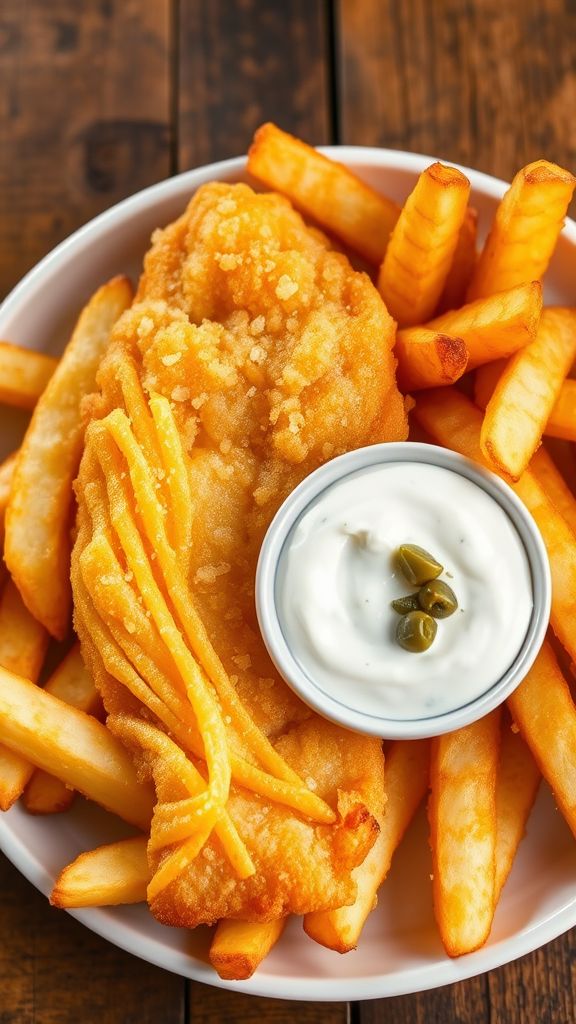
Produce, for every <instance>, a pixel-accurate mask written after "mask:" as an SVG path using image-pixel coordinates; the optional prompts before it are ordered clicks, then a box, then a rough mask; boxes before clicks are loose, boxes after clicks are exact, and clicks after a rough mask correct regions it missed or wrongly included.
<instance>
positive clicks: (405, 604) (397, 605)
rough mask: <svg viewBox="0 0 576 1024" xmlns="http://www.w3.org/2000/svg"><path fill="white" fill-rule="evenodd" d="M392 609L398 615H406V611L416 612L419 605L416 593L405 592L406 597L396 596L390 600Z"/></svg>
mask: <svg viewBox="0 0 576 1024" xmlns="http://www.w3.org/2000/svg"><path fill="white" fill-rule="evenodd" d="M390 603H391V605H392V607H393V609H394V611H395V612H398V614H399V615H406V614H407V612H416V611H418V609H419V607H420V602H419V600H418V594H407V595H406V597H397V598H396V600H395V601H391V602H390Z"/></svg>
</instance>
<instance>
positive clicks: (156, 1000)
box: [0, 0, 576, 1024]
mask: <svg viewBox="0 0 576 1024" xmlns="http://www.w3.org/2000/svg"><path fill="white" fill-rule="evenodd" d="M332 23H333V25H334V28H335V39H336V44H337V45H336V49H335V51H334V52H333V53H331V45H330V44H331V27H332ZM575 35H576V3H575V2H574V0H434V2H431V0H401V2H398V0H288V2H286V0H208V2H207V0H91V2H90V3H86V4H70V3H67V2H65V0H50V2H49V3H45V2H43V0H26V2H23V0H4V3H2V4H0V294H2V293H3V292H5V291H6V290H7V289H8V288H9V287H10V286H11V285H12V284H13V283H14V282H15V281H16V280H17V279H18V278H19V277H20V276H21V275H22V273H23V272H24V271H25V270H26V269H28V267H29V266H30V265H31V264H32V263H34V262H35V261H36V260H37V259H38V258H40V257H41V256H42V255H43V254H44V253H45V252H46V251H47V250H48V249H50V248H51V247H52V246H53V245H54V244H55V243H56V242H57V241H59V240H60V239H61V238H63V237H65V236H66V235H67V234H69V232H70V231H72V230H74V229H75V228H76V227H77V226H78V225H79V224H80V223H82V222H84V221H86V220H88V219H89V218H90V217H92V216H94V214H95V213H97V212H99V211H100V210H101V209H104V208H107V207H108V206H110V205H112V204H113V203H114V202H116V201H117V200H118V199H120V198H122V197H123V196H124V195H127V194H130V193H132V192H135V191H137V190H138V189H139V188H142V187H143V186H145V185H147V184H149V183H151V182H153V181H156V180H159V179H161V178H163V177H165V176H167V175H168V174H169V173H170V172H174V171H175V170H178V169H185V168H186V167H188V166H193V165H197V164H199V163H203V162H208V161H211V160H215V159H220V158H223V157H227V156H231V155H235V154H237V153H241V152H244V151H245V150H246V147H247V144H248V141H249V139H250V136H251V134H252V132H253V130H254V128H255V127H256V126H257V125H258V124H259V123H260V122H262V121H264V120H266V119H267V118H271V119H274V120H276V121H277V122H278V123H279V124H280V125H282V126H283V127H284V128H287V129H288V130H289V131H294V132H296V133H297V134H300V135H301V136H302V137H303V138H305V139H307V140H308V141H311V142H315V143H320V142H330V141H335V139H334V134H335V129H336V128H337V129H339V132H338V134H339V135H340V141H342V142H348V143H359V144H366V145H386V146H391V147H392V148H403V149H412V150H416V151H424V152H429V153H434V154H437V155H439V156H440V157H443V158H445V159H447V160H458V161H461V162H464V163H468V164H471V165H473V166H477V167H479V168H481V169H482V170H485V171H488V172H490V173H492V174H497V175H501V176H504V177H510V176H511V175H512V173H513V172H514V171H515V170H516V168H517V167H518V166H519V165H520V164H522V163H525V162H527V161H528V160H530V159H533V158H534V157H536V156H540V155H542V154H544V153H545V154H546V155H547V156H549V157H550V158H551V159H553V160H556V161H557V162H559V163H561V164H566V165H567V166H569V167H571V168H572V169H574V168H575V167H576V117H575V116H574V111H575V110H576V51H575V47H574V38H575ZM333 76H334V81H331V79H332V78H333ZM333 86H334V88H333ZM334 99H336V100H338V110H334V109H333V101H334ZM575 935H576V933H575V932H572V933H571V934H569V935H568V936H564V937H563V938H561V939H558V940H557V941H556V942H554V943H552V944H550V945H549V946H547V947H545V948H544V949H543V950H541V951H539V952H537V953H534V954H532V955H531V956H528V957H525V958H523V959H522V960H520V961H517V962H516V963H514V964H510V965H508V966H507V967H505V968H502V969H501V970H499V971H495V972H493V973H492V974H491V975H489V976H486V977H482V978H479V979H473V980H471V981H468V982H462V983H461V984H459V985H456V986H452V987H450V988H446V989H439V990H437V991H433V992H429V993H426V994H423V995H413V996H405V997H400V998H397V999H390V1000H381V1001H376V1002H370V1003H365V1004H356V1005H354V1006H353V1007H351V1008H348V1007H347V1006H346V1004H325V1003H324V1004H314V1003H299V1004H294V1003H290V1002H288V1001H283V1000H263V999H257V998H251V997H246V996H241V995H238V994H236V993H233V992H232V993H229V992H225V991H222V990H217V989H211V988H208V987H205V986H202V985H197V984H190V985H187V984H186V983H185V982H184V981H183V980H182V979H178V978H174V977H173V976H171V975H168V974H166V973H164V972H161V971H158V970H156V969H155V968H153V967H150V966H148V965H146V964H144V963H142V962H140V961H138V960H136V959H134V958H132V957H130V956H128V955H127V954H124V953H122V952H121V951H119V950H117V949H116V948H114V947H113V946H110V945H109V944H107V943H106V942H104V941H103V940H100V939H98V938H97V937H95V936H94V935H92V934H91V933H90V932H88V931H87V930H86V929H84V928H83V927H82V926H80V925H79V924H77V923H76V922H75V921H73V920H72V919H71V918H70V917H69V916H68V915H65V914H64V913H62V912H59V911H56V910H53V909H50V908H49V907H48V905H47V903H46V901H45V899H44V897H43V896H41V895H40V894H38V893H37V892H36V891H35V890H34V889H33V888H32V887H31V886H30V885H29V884H28V883H27V882H26V881H25V880H24V879H23V878H22V877H21V876H19V875H18V873H17V872H16V870H15V869H14V868H12V867H11V866H10V865H9V864H8V863H7V862H6V861H5V860H4V859H3V858H2V857H1V856H0V1024H33V1022H34V1024H72V1022H73V1024H76V1022H77V1021H81V1022H82V1024H132V1022H133V1021H134V1022H136V1021H137V1022H139V1024H148V1022H150V1024H176V1022H178V1024H220V1022H221V1021H226V1020H229V1021H231V1022H234V1024H237V1022H238V1024H252V1022H254V1024H256V1022H258V1024H283V1022H292V1021H294V1020H297V1021H299V1022H301V1024H344V1022H346V1021H347V1020H352V1021H354V1022H355V1024H359V1022H360V1024H379V1022H382V1024H472V1022H473V1024H567V1022H568V1021H574V1020H576V1000H575V997H574V991H575V989H576V976H575V966H574V964H575V961H576V956H575V954H576V949H575V946H574V943H575V941H576V938H575ZM344 970H345V960H342V971H344ZM185 992H186V993H187V994H186V998H185V995H184V994H185Z"/></svg>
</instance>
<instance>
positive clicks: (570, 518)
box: [530, 448, 576, 535]
mask: <svg viewBox="0 0 576 1024" xmlns="http://www.w3.org/2000/svg"><path fill="white" fill-rule="evenodd" d="M530 472H531V473H533V474H534V476H535V477H536V479H537V480H538V483H539V484H540V486H541V487H542V489H543V490H544V491H545V493H546V495H547V496H548V498H549V500H550V501H551V502H552V504H553V505H555V506H556V508H557V509H558V511H559V512H560V513H561V515H563V516H564V519H565V520H566V522H567V523H568V526H569V527H570V529H571V530H573V531H574V534H575V535H576V497H575V496H574V494H573V492H572V491H571V490H570V488H569V487H568V484H567V483H566V481H565V479H564V477H563V476H562V473H561V472H560V470H559V469H558V467H557V466H556V463H555V462H554V460H553V459H552V457H551V456H550V455H549V454H548V452H547V451H546V449H545V448H539V449H538V451H537V452H536V455H534V457H533V459H532V461H531V463H530Z"/></svg>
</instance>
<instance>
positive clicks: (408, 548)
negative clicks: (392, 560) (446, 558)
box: [396, 544, 444, 587]
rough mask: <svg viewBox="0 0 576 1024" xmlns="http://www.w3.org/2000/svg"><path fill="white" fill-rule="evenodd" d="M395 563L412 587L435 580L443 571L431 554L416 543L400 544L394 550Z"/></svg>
mask: <svg viewBox="0 0 576 1024" xmlns="http://www.w3.org/2000/svg"><path fill="white" fill-rule="evenodd" d="M396 565H397V566H398V568H399V569H400V572H401V573H402V574H403V576H405V578H406V579H407V580H408V583H411V584H412V586H413V587H421V586H422V584H423V583H428V582H429V581H430V580H435V579H436V577H437V576H439V575H440V573H441V572H442V571H443V568H444V566H442V565H440V562H437V561H436V559H435V558H433V557H432V555H431V554H430V553H429V552H428V551H425V550H424V548H421V547H418V545H417V544H401V545H400V547H399V548H398V550H397V552H396Z"/></svg>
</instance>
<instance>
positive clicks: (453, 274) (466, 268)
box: [436, 206, 478, 314]
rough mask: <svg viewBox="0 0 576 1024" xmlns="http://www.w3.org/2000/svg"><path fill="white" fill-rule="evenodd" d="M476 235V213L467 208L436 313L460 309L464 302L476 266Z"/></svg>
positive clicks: (470, 207) (472, 209)
mask: <svg viewBox="0 0 576 1024" xmlns="http://www.w3.org/2000/svg"><path fill="white" fill-rule="evenodd" d="M477 235H478V212H477V211H476V210H475V209H474V208H473V207H472V206H469V207H468V208H467V210H466V215H465V217H464V220H463V221H462V226H461V228H460V231H459V233H458V241H457V242H456V249H455V250H454V255H453V257H452V263H451V265H450V270H449V271H448V277H447V278H446V284H445V285H444V288H443V290H442V295H441V296H440V301H439V303H438V306H437V308H436V313H437V314H440V313H446V312H447V311H448V310H450V309H460V306H463V305H464V303H465V301H466V292H467V290H468V286H469V284H470V281H471V280H472V274H473V273H474V268H475V266H476V238H477Z"/></svg>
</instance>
